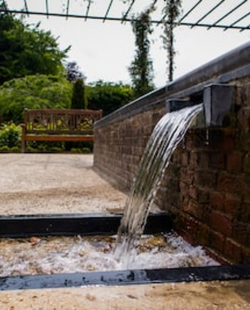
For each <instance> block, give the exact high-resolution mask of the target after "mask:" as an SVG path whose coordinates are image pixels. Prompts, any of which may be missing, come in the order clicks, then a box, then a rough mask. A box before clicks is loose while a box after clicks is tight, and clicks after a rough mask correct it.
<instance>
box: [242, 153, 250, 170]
mask: <svg viewBox="0 0 250 310" xmlns="http://www.w3.org/2000/svg"><path fill="white" fill-rule="evenodd" d="M242 168H243V172H244V173H247V174H250V153H247V154H246V155H245V156H244V158H243V167H242Z"/></svg>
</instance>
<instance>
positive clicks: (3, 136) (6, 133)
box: [0, 123, 21, 150]
mask: <svg viewBox="0 0 250 310" xmlns="http://www.w3.org/2000/svg"><path fill="white" fill-rule="evenodd" d="M20 142H21V127H20V126H16V125H15V124H13V123H9V124H3V125H2V126H1V127H0V147H1V148H2V150H3V149H4V148H6V147H7V148H13V147H18V148H20Z"/></svg>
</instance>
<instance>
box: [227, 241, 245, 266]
mask: <svg viewBox="0 0 250 310" xmlns="http://www.w3.org/2000/svg"><path fill="white" fill-rule="evenodd" d="M242 249H243V247H242V245H240V244H239V243H237V242H235V241H234V240H232V239H229V238H228V239H226V241H225V246H224V255H225V256H226V257H227V258H228V259H230V260H231V261H232V262H234V263H236V264H241V263H242Z"/></svg>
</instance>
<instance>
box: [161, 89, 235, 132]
mask: <svg viewBox="0 0 250 310" xmlns="http://www.w3.org/2000/svg"><path fill="white" fill-rule="evenodd" d="M235 93H236V92H235V86H234V85H227V84H219V83H216V84H215V83H213V84H208V85H207V86H205V87H204V89H203V92H202V93H201V94H200V96H199V97H198V98H199V100H198V101H197V98H196V100H195V101H193V100H192V99H191V100H189V99H175V98H174V99H168V100H167V101H166V112H167V113H171V112H174V111H178V110H181V109H183V108H187V107H191V106H194V105H196V104H199V103H203V105H204V114H203V115H202V116H201V117H200V119H197V121H196V124H195V125H194V126H195V127H197V128H202V127H203V128H204V127H206V128H209V127H225V126H230V125H232V120H233V115H234V113H233V112H234V108H235ZM191 98H192V97H191Z"/></svg>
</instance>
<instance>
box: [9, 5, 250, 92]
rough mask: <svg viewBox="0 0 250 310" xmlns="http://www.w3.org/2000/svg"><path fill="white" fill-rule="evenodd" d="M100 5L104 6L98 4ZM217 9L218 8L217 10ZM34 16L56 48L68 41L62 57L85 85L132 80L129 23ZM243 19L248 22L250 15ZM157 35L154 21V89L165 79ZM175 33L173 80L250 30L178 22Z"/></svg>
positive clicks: (249, 35)
mask: <svg viewBox="0 0 250 310" xmlns="http://www.w3.org/2000/svg"><path fill="white" fill-rule="evenodd" d="M18 1H19V0H8V2H9V7H10V8H11V6H12V3H15V5H17V4H18ZM20 1H21V0H20ZM29 1H30V2H28V1H27V2H28V5H29V6H31V4H30V3H32V4H33V5H34V7H29V9H30V10H32V9H33V10H36V11H37V10H39V7H38V3H39V1H35V3H34V0H29ZM101 1H102V2H100V0H99V7H98V8H99V9H100V10H101V9H103V10H102V14H103V12H105V10H106V9H107V2H106V3H104V0H101ZM105 1H107V0H105ZM116 1H118V0H116ZM139 1H140V0H139ZM144 1H146V0H144ZM189 1H190V0H189ZM209 1H210V4H211V1H214V2H215V1H216V0H209ZM227 1H228V2H229V1H231V0H227ZM233 1H235V0H233ZM43 2H44V1H43ZM59 2H60V3H61V4H62V5H64V8H65V1H64V2H63V0H60V1H59ZM184 2H185V1H184ZM193 2H195V1H193ZM217 2H218V0H217ZM231 2H232V1H231ZM20 3H21V2H20ZM50 3H55V0H50V2H49V4H50ZM71 3H73V5H75V6H76V5H77V4H78V2H77V0H71ZM234 3H235V2H234ZM100 4H101V5H100ZM102 4H103V8H102V7H101V6H102ZM22 5H23V1H22ZM248 5H249V3H248ZM80 8H81V7H74V8H71V10H72V12H78V11H77V10H78V9H80ZM73 9H74V10H75V11H73ZM115 9H116V8H114V10H115ZM119 9H120V8H119ZM249 9H250V7H249ZM70 13H71V12H70ZM217 13H218V14H219V13H223V12H220V10H218V11H217ZM241 14H243V13H241ZM111 15H112V14H111ZM38 21H41V25H40V28H41V29H44V30H50V31H51V33H52V35H53V36H54V37H55V38H58V39H57V42H58V44H59V48H60V49H65V48H67V47H68V46H71V49H70V51H69V52H68V59H67V61H70V62H71V61H75V62H76V63H77V64H78V66H79V67H80V70H81V71H82V72H83V73H84V75H85V76H86V83H87V84H88V83H91V82H95V81H98V80H103V81H105V82H122V83H128V84H130V83H131V79H130V76H129V72H128V67H129V66H130V64H131V62H132V61H133V59H134V56H135V43H134V41H135V37H134V34H133V31H132V27H131V25H130V23H129V22H126V23H123V24H121V23H120V22H117V21H105V22H103V21H102V20H90V19H88V20H87V21H85V20H83V19H77V18H68V19H66V18H65V17H64V18H63V17H49V18H47V17H43V16H38V15H30V17H26V22H27V23H29V24H36V23H37V22H38ZM248 24H250V16H249V22H248ZM161 34H162V28H161V26H154V31H153V34H152V35H151V37H150V40H151V50H150V57H151V58H152V61H153V68H154V84H155V86H156V88H159V87H162V86H164V85H166V84H167V65H166V59H167V57H166V50H164V49H163V46H162V39H161ZM174 35H175V43H174V47H175V50H176V57H175V70H174V79H176V78H178V77H181V76H182V75H184V74H186V73H188V72H190V71H192V70H194V69H196V68H197V67H199V66H201V65H203V64H205V63H207V62H209V61H211V60H213V59H214V58H217V57H219V56H221V55H223V54H225V53H227V52H228V51H230V50H232V49H234V48H236V47H238V46H240V45H242V44H245V43H246V42H248V41H249V39H250V30H248V31H242V32H240V31H239V30H227V31H223V29H210V30H207V28H203V27H202V28H200V27H194V28H192V29H191V28H190V27H186V26H179V27H177V28H176V29H175V31H174Z"/></svg>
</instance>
